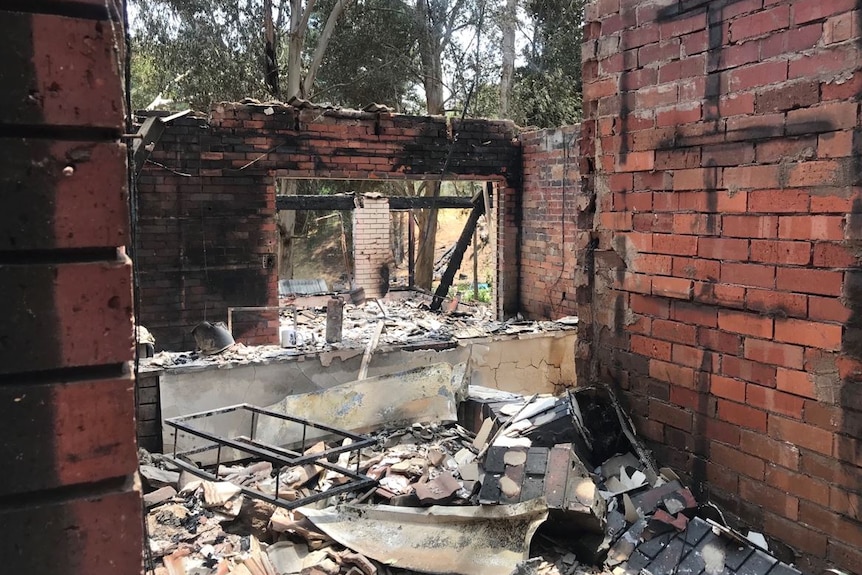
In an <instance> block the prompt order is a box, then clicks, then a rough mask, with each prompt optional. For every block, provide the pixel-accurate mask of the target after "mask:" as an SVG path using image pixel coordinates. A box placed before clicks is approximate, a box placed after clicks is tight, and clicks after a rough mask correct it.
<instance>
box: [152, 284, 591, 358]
mask: <svg viewBox="0 0 862 575" xmlns="http://www.w3.org/2000/svg"><path fill="white" fill-rule="evenodd" d="M359 289H361V288H359ZM354 291H355V292H356V293H355V294H354V292H350V293H349V294H348V297H349V301H346V302H344V304H343V317H342V333H341V338H340V340H339V341H337V342H327V338H326V324H327V311H326V310H327V305H326V304H327V302H328V301H329V298H328V297H327V296H323V297H315V296H311V297H309V298H308V301H310V302H312V303H313V305H307V306H304V307H303V306H302V305H301V301H302V300H299V299H297V300H295V301H293V302H292V303H291V304H290V305H285V306H283V309H282V312H281V313H282V317H281V322H282V323H281V326H280V330H279V334H281V333H282V332H283V331H285V330H286V331H287V335H286V336H283V337H282V338H281V343H285V342H286V343H288V344H289V345H287V346H282V345H267V346H246V345H244V344H242V343H235V344H233V345H227V346H226V347H224V345H220V346H216V345H215V344H212V345H209V346H207V347H206V349H207V352H206V353H204V349H205V348H204V347H202V346H201V344H200V343H198V347H199V348H200V351H195V352H171V351H162V352H159V353H157V354H155V355H154V356H153V357H150V358H142V359H143V361H142V363H141V365H142V366H143V368H144V369H152V368H169V367H178V366H188V367H198V366H207V365H223V364H225V363H231V364H239V365H241V364H248V363H255V362H265V361H269V360H273V359H277V358H284V357H293V356H301V355H305V354H309V353H318V352H322V351H326V350H331V349H362V350H364V349H366V348H367V346H368V342H369V341H370V340H371V339H372V338H373V337H374V334H375V333H376V331H377V330H378V329H380V328H379V327H378V326H379V324H381V323H382V324H383V325H384V328H383V332H382V334H381V335H380V336H379V341H378V344H377V347H384V346H399V347H407V348H417V347H425V346H428V347H434V346H444V345H451V346H454V345H457V343H458V342H459V341H463V340H470V339H475V338H486V337H492V336H505V335H510V336H519V337H529V335H530V334H534V333H535V334H539V333H546V332H556V331H565V330H572V329H576V328H577V324H576V323H572V322H571V318H569V319H567V318H563V320H561V321H559V322H555V321H538V322H529V321H523V320H518V319H511V320H508V321H495V320H493V319H492V314H491V311H490V309H489V308H488V307H486V306H483V305H475V306H473V305H464V304H460V305H459V306H458V308H457V309H456V310H455V311H453V312H451V313H440V312H432V311H431V310H430V302H431V298H430V297H429V296H427V295H426V294H423V293H421V292H413V291H411V292H406V293H407V295H403V293H402V295H394V296H393V295H390V296H388V297H387V298H385V299H384V300H380V303H384V302H385V315H384V314H383V313H381V307H380V306H379V305H378V304H377V303H375V302H374V301H372V300H369V301H367V302H366V301H365V296H364V291H362V292H361V293H360V292H359V291H358V290H354ZM210 325H212V324H210ZM215 325H218V324H215ZM222 325H223V324H222ZM196 329H197V328H196ZM196 341H197V339H196ZM213 348H215V349H219V350H220V351H218V352H213V351H211V349H213Z"/></svg>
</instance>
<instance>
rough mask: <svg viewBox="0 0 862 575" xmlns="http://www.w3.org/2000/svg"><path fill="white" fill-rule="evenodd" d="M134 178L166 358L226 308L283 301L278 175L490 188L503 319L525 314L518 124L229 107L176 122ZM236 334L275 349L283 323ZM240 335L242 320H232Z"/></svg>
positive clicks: (145, 296)
mask: <svg viewBox="0 0 862 575" xmlns="http://www.w3.org/2000/svg"><path fill="white" fill-rule="evenodd" d="M150 160H151V161H150V162H149V163H148V164H147V165H146V166H145V168H144V170H143V172H142V174H141V177H140V179H139V181H138V194H139V200H138V201H139V228H138V229H139V245H138V250H139V255H140V258H139V259H140V270H141V273H140V279H141V300H142V305H141V322H142V323H143V324H144V325H145V326H147V328H148V329H150V330H151V331H152V332H153V334H154V335H155V337H156V339H157V342H158V343H157V345H158V346H159V347H162V348H168V349H191V348H193V347H194V342H193V340H192V338H191V335H190V333H189V332H190V330H191V328H192V327H194V325H195V324H197V323H198V322H199V321H201V320H203V319H204V317H206V318H207V319H208V320H209V321H218V320H222V321H224V320H225V319H226V315H227V307H228V306H266V305H276V303H277V271H276V266H275V265H274V264H275V262H274V258H275V253H276V228H275V220H274V217H275V187H274V183H275V179H276V178H279V177H288V178H329V179H356V180H360V179H401V180H408V179H409V180H421V179H425V178H441V177H444V178H446V179H461V180H486V181H493V182H494V183H495V186H496V191H497V211H498V213H499V214H500V216H499V217H500V218H501V221H504V220H505V221H506V222H507V223H508V225H509V227H508V229H506V231H505V232H504V231H503V229H504V226H503V225H499V226H497V229H498V230H500V231H499V234H500V238H501V239H500V240H499V241H498V262H497V265H498V283H499V285H500V286H501V287H500V290H499V293H498V294H497V296H498V311H499V312H500V313H502V314H509V315H511V314H514V313H515V312H517V311H518V309H517V305H518V299H517V296H518V294H517V287H518V281H517V277H518V276H517V258H518V249H517V245H518V244H517V242H518V225H519V224H520V219H519V217H518V215H519V213H520V212H519V196H518V193H516V190H519V189H520V177H521V152H520V146H519V143H518V142H517V140H516V129H515V126H514V124H512V123H511V122H506V121H489V120H465V121H463V122H460V121H458V120H447V119H446V118H442V117H412V116H401V115H393V114H389V113H383V112H381V113H366V112H354V111H343V110H329V109H325V108H305V109H297V108H293V107H290V106H284V105H274V106H270V105H242V104H221V105H218V106H216V107H215V108H214V109H213V110H212V112H211V114H210V116H209V118H206V119H204V118H193V119H182V120H178V121H176V122H175V123H174V124H173V125H171V126H169V127H168V128H167V130H166V131H165V134H164V135H163V136H162V138H161V140H160V141H159V143H158V144H157V146H156V147H155V149H154V150H153V153H152V155H151V157H150ZM243 317H244V318H250V319H247V320H246V323H245V327H243V326H239V327H238V328H237V327H235V329H234V332H235V336H236V337H237V339H238V341H244V342H246V343H275V342H277V339H278V333H277V329H276V327H277V319H276V318H275V317H274V315H273V314H259V315H258V317H257V318H256V319H255V318H254V317H250V316H248V314H246V315H244V316H243ZM235 325H236V323H235Z"/></svg>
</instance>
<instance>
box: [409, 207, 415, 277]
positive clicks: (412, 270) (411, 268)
mask: <svg viewBox="0 0 862 575" xmlns="http://www.w3.org/2000/svg"><path fill="white" fill-rule="evenodd" d="M407 216H408V220H409V221H410V223H409V224H408V226H407V285H408V286H409V287H411V288H412V287H413V285H414V284H415V283H416V269H415V267H416V262H415V261H414V260H415V259H416V246H415V243H416V222H415V221H414V220H413V211H412V210H411V211H410V212H409V213H408V214H407Z"/></svg>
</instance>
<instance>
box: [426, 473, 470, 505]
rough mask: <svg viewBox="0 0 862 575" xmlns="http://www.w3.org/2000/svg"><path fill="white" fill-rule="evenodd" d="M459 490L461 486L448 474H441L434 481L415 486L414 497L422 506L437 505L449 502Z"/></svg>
mask: <svg viewBox="0 0 862 575" xmlns="http://www.w3.org/2000/svg"><path fill="white" fill-rule="evenodd" d="M459 489H461V484H460V483H458V481H457V480H456V479H455V478H454V477H452V475H450V474H449V473H441V474H440V475H439V476H438V477H437V478H436V479H432V480H431V481H428V482H427V483H418V484H416V486H415V493H416V497H418V498H419V502H420V503H421V504H422V505H438V504H441V503H445V502H447V501H450V500H451V499H452V497H453V496H454V495H455V493H456V492H457V491H458V490H459Z"/></svg>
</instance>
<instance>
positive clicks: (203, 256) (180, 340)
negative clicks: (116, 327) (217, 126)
mask: <svg viewBox="0 0 862 575" xmlns="http://www.w3.org/2000/svg"><path fill="white" fill-rule="evenodd" d="M256 138H257V136H255V139H256ZM248 139H251V137H249V138H248ZM245 140H246V138H244V137H242V136H236V135H234V134H232V133H231V132H230V131H227V132H226V133H223V134H214V133H213V130H212V129H211V128H210V126H209V124H208V122H207V121H206V119H203V118H183V119H180V120H176V121H174V123H173V124H172V125H170V126H169V127H168V128H167V130H166V131H165V133H164V134H163V135H162V137H161V139H160V141H159V143H158V145H157V147H156V148H155V149H154V150H153V154H152V155H151V156H150V160H151V162H150V163H148V164H147V165H146V166H145V168H144V170H143V171H142V172H141V175H140V177H139V179H138V184H137V189H138V218H137V234H138V236H137V246H136V250H137V254H136V257H137V261H138V270H139V272H138V277H139V280H140V297H141V310H140V321H141V323H142V324H143V325H145V326H146V327H147V329H149V330H150V331H151V332H152V333H153V335H154V336H155V338H156V345H157V346H158V347H159V348H160V349H175V350H179V349H194V347H195V342H194V338H193V337H192V335H191V331H192V329H193V328H194V326H195V325H197V324H198V323H199V322H201V321H204V320H207V321H211V322H214V321H224V322H227V320H228V317H227V315H228V313H227V308H228V307H241V306H275V305H277V304H278V292H277V281H278V278H277V271H276V261H275V257H276V256H275V253H276V228H275V219H274V214H275V187H274V185H275V184H274V179H273V178H272V177H271V176H270V175H269V174H268V173H267V172H266V171H260V170H256V169H241V168H242V166H243V165H244V164H247V163H248V162H250V161H251V160H253V159H254V158H253V157H252V156H259V155H260V153H261V152H257V153H254V151H255V150H257V148H256V147H255V144H254V142H253V141H251V142H247V141H245ZM214 150H215V151H214ZM225 153H228V154H231V153H233V154H236V155H237V156H240V157H242V158H244V161H243V162H242V164H239V165H237V166H236V167H235V168H234V165H233V164H227V165H226V164H225V162H224V160H223V157H224V154H225ZM246 155H248V156H249V159H248V160H245V158H246ZM253 166H254V165H253V164H252V167H253ZM233 319H234V322H233V323H234V325H233V332H234V336H235V338H236V340H237V341H241V342H243V343H245V344H249V345H251V344H263V343H276V342H277V334H278V318H277V312H274V311H268V312H267V311H263V312H247V311H244V312H237V313H236V317H235V318H233Z"/></svg>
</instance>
